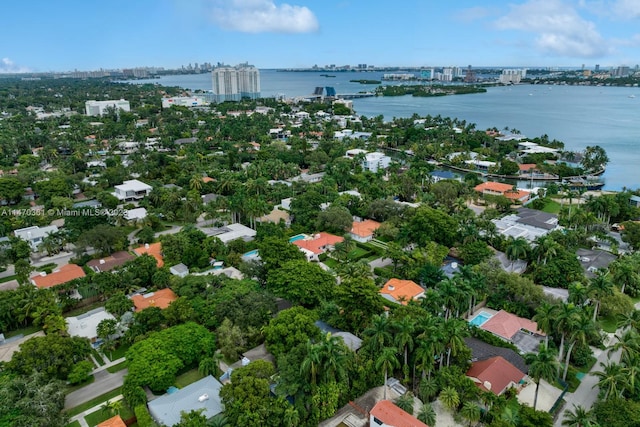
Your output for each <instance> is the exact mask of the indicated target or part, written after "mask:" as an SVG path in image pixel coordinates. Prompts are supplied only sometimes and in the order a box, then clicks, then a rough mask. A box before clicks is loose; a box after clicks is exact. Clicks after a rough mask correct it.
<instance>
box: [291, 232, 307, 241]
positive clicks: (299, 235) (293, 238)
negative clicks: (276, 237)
mask: <svg viewBox="0 0 640 427" xmlns="http://www.w3.org/2000/svg"><path fill="white" fill-rule="evenodd" d="M306 238H307V236H306V235H305V234H296V235H295V236H292V237H289V243H293V242H296V241H298V240H303V239H306Z"/></svg>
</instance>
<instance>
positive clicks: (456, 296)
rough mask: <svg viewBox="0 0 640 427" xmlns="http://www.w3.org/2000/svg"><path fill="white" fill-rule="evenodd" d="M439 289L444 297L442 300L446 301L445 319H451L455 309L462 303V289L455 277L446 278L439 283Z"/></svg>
mask: <svg viewBox="0 0 640 427" xmlns="http://www.w3.org/2000/svg"><path fill="white" fill-rule="evenodd" d="M437 291H438V293H439V294H440V296H441V298H442V302H443V303H444V308H445V314H444V318H445V320H447V319H449V317H450V316H451V314H452V313H453V310H454V309H455V308H456V307H457V306H458V304H459V303H460V291H459V289H458V286H457V285H456V282H455V280H454V279H448V278H447V279H444V280H443V281H441V282H440V283H438V285H437Z"/></svg>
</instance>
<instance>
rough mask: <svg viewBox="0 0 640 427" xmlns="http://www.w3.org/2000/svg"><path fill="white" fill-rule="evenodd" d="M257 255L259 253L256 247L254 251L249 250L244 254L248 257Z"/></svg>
mask: <svg viewBox="0 0 640 427" xmlns="http://www.w3.org/2000/svg"><path fill="white" fill-rule="evenodd" d="M257 255H258V250H257V249H254V250H252V251H249V252H247V253H246V254H244V255H242V256H243V257H247V258H251V257H254V256H257Z"/></svg>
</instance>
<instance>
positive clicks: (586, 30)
mask: <svg viewBox="0 0 640 427" xmlns="http://www.w3.org/2000/svg"><path fill="white" fill-rule="evenodd" d="M2 14H3V16H5V19H4V20H3V25H2V26H0V40H2V43H0V72H19V71H67V70H73V69H78V70H93V69H99V68H124V67H136V66H163V67H167V68H174V67H178V66H180V65H186V64H188V63H195V62H199V63H202V62H213V63H216V62H224V63H231V64H236V63H239V62H245V61H248V62H249V63H252V64H254V65H256V66H258V67H260V68H277V67H310V66H312V65H314V64H318V65H326V64H336V65H345V64H350V65H354V64H359V63H366V64H373V65H377V66H386V65H406V66H430V65H432V66H439V65H440V66H444V65H456V66H466V65H468V64H471V65H473V66H491V65H496V66H575V67H579V66H581V65H582V64H586V65H587V66H588V67H593V66H594V65H595V64H601V66H617V65H623V64H624V65H630V66H634V65H635V64H637V63H640V49H639V48H640V25H639V24H640V0H514V1H512V2H505V1H493V0H484V1H471V0H458V1H455V2H454V1H448V0H439V1H432V0H395V1H386V0H286V1H280V0H110V1H100V2H98V1H92V0H61V1H52V0H3V2H2Z"/></svg>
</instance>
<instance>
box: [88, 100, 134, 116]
mask: <svg viewBox="0 0 640 427" xmlns="http://www.w3.org/2000/svg"><path fill="white" fill-rule="evenodd" d="M84 108H85V112H86V115H87V116H102V115H103V114H104V113H105V111H106V110H107V108H115V109H116V111H120V110H123V111H131V105H129V101H126V100H124V99H120V100H110V101H87V102H85V103H84Z"/></svg>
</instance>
